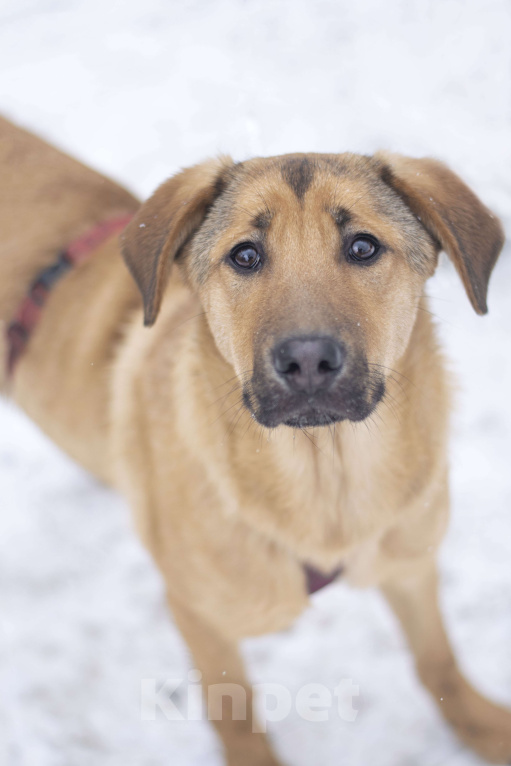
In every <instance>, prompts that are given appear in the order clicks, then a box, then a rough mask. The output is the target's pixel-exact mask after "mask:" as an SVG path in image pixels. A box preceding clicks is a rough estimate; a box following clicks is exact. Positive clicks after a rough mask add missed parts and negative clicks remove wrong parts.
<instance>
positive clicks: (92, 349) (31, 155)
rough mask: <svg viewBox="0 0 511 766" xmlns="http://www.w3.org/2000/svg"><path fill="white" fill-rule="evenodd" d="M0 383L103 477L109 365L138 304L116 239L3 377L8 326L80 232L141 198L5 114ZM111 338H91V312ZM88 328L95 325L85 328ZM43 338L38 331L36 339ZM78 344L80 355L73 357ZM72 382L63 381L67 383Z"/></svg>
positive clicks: (57, 294)
mask: <svg viewBox="0 0 511 766" xmlns="http://www.w3.org/2000/svg"><path fill="white" fill-rule="evenodd" d="M0 196H1V199H2V203H1V205H0V330H1V333H0V335H1V341H0V344H1V345H0V358H1V363H0V388H1V389H4V390H5V389H8V391H9V393H10V394H11V395H12V396H13V398H14V399H16V400H17V401H18V403H20V404H21V406H22V407H23V409H24V410H25V411H26V412H27V413H28V414H29V415H30V416H31V417H32V418H33V419H34V420H35V421H36V422H37V423H38V424H39V425H40V426H41V427H42V428H43V430H44V431H46V432H47V433H48V434H49V435H50V436H51V438H53V439H54V440H55V441H56V442H57V443H58V444H59V445H60V446H62V447H64V448H65V449H66V450H67V451H68V452H70V453H71V454H72V455H73V456H74V457H76V458H77V459H79V460H80V462H82V464H85V465H86V466H87V467H89V468H91V469H92V470H94V471H95V472H96V473H100V474H102V473H103V471H102V460H101V456H102V454H103V449H102V444H103V441H104V439H103V436H102V434H101V431H102V429H103V427H104V424H105V421H106V397H107V387H106V385H105V380H104V378H105V376H104V366H105V364H104V363H105V362H107V360H108V358H109V356H110V353H111V352H110V345H111V343H112V340H113V338H114V337H116V336H117V335H118V332H119V329H118V328H119V324H120V320H121V319H122V315H123V313H124V312H125V310H126V306H127V305H133V304H134V303H138V297H137V296H136V294H135V290H134V288H133V286H132V282H131V280H130V278H129V275H128V273H127V270H126V269H125V267H124V265H123V264H122V261H121V258H120V256H119V255H118V247H117V237H116V236H115V237H112V238H111V239H110V240H109V241H106V242H105V243H104V245H102V246H101V247H100V248H99V249H98V251H97V253H95V254H94V257H93V258H92V259H91V262H89V263H85V264H83V265H82V266H81V267H80V272H81V273H80V277H79V278H78V279H77V278H76V277H77V275H76V273H71V274H69V275H67V276H66V279H65V280H64V281H65V283H66V285H65V289H64V290H61V289H60V288H61V285H57V286H56V287H55V289H54V290H52V293H51V296H50V299H49V301H48V305H47V306H46V307H45V310H44V312H43V316H42V319H41V322H40V323H39V324H38V325H37V327H36V328H35V331H34V337H33V338H32V337H31V339H30V346H31V349H30V351H31V353H29V354H26V355H24V356H23V358H22V359H21V360H20V361H19V363H18V366H17V369H16V376H15V378H14V381H13V382H11V381H8V380H7V374H6V368H7V364H6V360H7V353H8V349H7V343H6V340H5V329H6V326H7V325H8V323H9V322H11V321H12V319H13V317H14V315H15V314H16V312H17V310H18V309H19V307H20V305H21V304H22V301H23V299H24V298H25V296H26V295H27V291H28V289H29V287H30V285H31V284H32V282H33V281H34V279H36V278H37V277H38V275H39V274H40V273H41V272H42V270H44V269H46V268H48V267H49V266H51V265H52V264H54V263H55V261H56V259H57V258H58V255H59V253H60V252H61V251H62V250H63V249H65V248H66V246H68V245H69V243H70V242H72V241H73V240H74V239H75V238H76V237H79V236H80V235H82V234H83V233H84V232H87V230H89V229H90V228H91V227H93V226H95V225H96V224H98V223H101V222H103V221H104V220H105V219H108V218H111V217H113V216H115V215H119V214H124V215H125V214H126V213H128V214H129V213H131V212H133V211H135V210H136V209H137V207H138V204H139V203H138V201H137V200H136V199H135V198H134V197H133V196H132V195H131V194H129V192H127V191H126V190H124V189H123V188H122V187H120V186H118V185H117V184H115V183H114V182H113V181H110V180H109V179H107V178H105V177H103V176H101V175H100V174H99V173H96V172H95V171H93V170H91V169H89V168H87V167H85V166H84V165H82V164H81V163H80V162H77V161H76V160H74V159H72V158H71V157H68V156H67V155H65V154H63V153H62V152H60V151H59V150H57V149H55V148H54V147H52V146H49V145H48V144H46V143H45V142H44V141H42V140H41V139H39V138H37V137H35V136H33V135H32V134H30V133H28V132H26V131H24V130H22V129H20V128H18V127H16V126H15V125H13V124H11V123H10V122H8V121H7V120H4V119H1V118H0ZM102 311H103V312H104V314H105V322H106V325H107V328H110V329H111V333H110V334H109V332H108V329H107V332H106V333H104V330H103V335H102V337H101V338H95V337H94V333H92V334H91V332H90V323H89V318H90V316H92V315H94V316H97V315H98V313H99V312H102ZM88 327H89V331H87V328H88ZM36 336H37V337H36ZM77 348H79V349H80V350H81V353H80V354H76V353H75V354H73V353H71V351H72V350H76V349H77ZM64 378H65V379H66V385H65V386H63V385H62V384H61V381H62V380H63V379H64Z"/></svg>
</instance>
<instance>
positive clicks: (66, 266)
mask: <svg viewBox="0 0 511 766" xmlns="http://www.w3.org/2000/svg"><path fill="white" fill-rule="evenodd" d="M132 217H133V215H131V214H127V215H122V216H117V217H115V218H110V219H108V220H107V221H103V222H102V223H98V224H96V225H95V226H94V227H93V228H92V229H89V231H87V232H86V233H85V234H82V236H81V237H78V238H77V239H75V240H73V241H72V242H71V244H70V245H68V247H67V248H66V249H65V250H63V251H62V252H60V253H59V255H58V256H57V258H56V260H55V262H54V263H52V265H51V266H48V267H47V268H46V269H44V270H43V271H41V272H40V274H39V275H38V276H37V278H36V279H35V280H34V282H33V283H32V285H31V287H30V289H29V291H28V293H27V295H26V296H25V298H24V299H23V301H22V302H21V305H20V306H19V308H18V311H17V312H16V314H15V316H14V319H13V321H12V322H11V323H10V324H9V325H8V327H7V348H8V356H7V372H8V375H9V376H11V375H12V374H13V372H14V368H15V366H16V362H17V361H18V359H19V358H20V356H21V355H22V354H23V352H24V351H25V348H26V346H27V344H28V341H29V340H30V336H31V335H32V333H33V332H34V329H35V327H36V325H37V323H38V322H39V318H40V316H41V310H42V308H43V306H44V304H45V303H46V299H47V298H48V295H49V293H50V290H51V288H52V287H53V286H54V285H55V284H56V282H58V281H59V279H60V278H61V277H63V276H64V274H66V273H67V272H68V271H69V270H70V269H71V268H72V267H73V266H78V265H79V264H80V263H83V261H86V260H87V259H88V258H89V256H90V255H91V254H92V253H93V251H94V250H95V249H96V248H97V247H99V245H100V244H101V243H102V242H104V241H105V240H106V239H107V238H108V237H110V236H111V235H112V234H115V232H118V231H122V229H124V227H125V226H127V224H128V223H129V221H130V220H131V219H132Z"/></svg>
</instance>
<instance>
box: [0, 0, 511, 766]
mask: <svg viewBox="0 0 511 766" xmlns="http://www.w3.org/2000/svg"><path fill="white" fill-rule="evenodd" d="M510 36H511V6H510V4H509V2H508V0H485V2H482V0H481V1H480V2H478V1H477V0H463V2H462V1H460V2H458V1H457V0H456V1H455V0H442V1H440V0H437V2H428V1H427V0H420V2H418V1H416V0H407V1H406V2H405V0H403V2H388V3H383V2H377V0H362V1H360V2H358V1H357V2H355V0H351V2H347V0H338V1H337V2H331V1H330V0H328V1H327V0H314V2H313V1H312V0H309V1H308V2H305V1H304V0H294V2H280V3H279V2H275V0H260V1H258V2H256V1H251V0H248V1H246V2H242V1H241V0H214V2H205V1H204V0H188V1H184V0H183V2H177V1H176V0H174V1H168V0H167V2H164V1H163V0H161V1H160V2H158V1H157V0H144V2H141V1H139V2H137V1H136V0H125V2H122V3H121V2H109V3H106V2H104V1H103V2H102V1H101V0H86V1H85V0H82V1H80V0H37V2H36V0H32V1H30V0H2V1H1V3H0V110H1V111H2V112H3V113H4V114H5V115H6V116H9V117H11V118H12V119H15V120H17V121H18V122H20V123H21V124H23V125H24V126H27V127H29V128H31V129H33V130H34V131H37V132H38V133H40V134H42V135H43V136H45V137H47V138H48V139H50V140H52V141H54V142H55V143H57V144H58V145H60V146H61V147H63V148H64V149H66V150H68V151H69V152H71V153H73V154H75V155H76V156H78V157H79V158H80V159H82V160H84V161H85V162H87V163H89V164H92V165H93V166H95V167H97V168H98V169H100V170H102V171H103V172H106V173H108V174H111V175H113V176H114V177H116V178H117V179H119V180H121V181H122V182H124V183H125V184H126V185H128V186H129V187H130V188H131V189H132V190H134V191H135V192H136V193H138V194H140V196H142V197H143V196H145V195H147V194H149V193H150V192H151V191H152V190H153V188H154V187H155V186H156V185H157V184H158V183H159V182H160V181H162V180H163V179H164V178H165V177H166V176H168V175H170V174H171V173H173V172H174V171H175V170H177V169H178V168H179V167H180V166H183V165H186V164H188V163H192V162H196V161H198V160H200V159H202V158H204V157H206V156H208V155H211V154H215V153H217V152H219V151H224V152H229V153H231V154H232V155H233V156H234V157H235V159H244V158H246V157H248V156H251V155H254V154H275V153H284V152H291V151H309V150H310V151H330V152H336V151H346V150H353V151H360V152H372V151H374V150H375V149H377V148H390V149H394V150H396V151H400V152H403V153H409V154H416V155H419V156H420V155H433V156H436V157H439V158H441V159H443V160H445V161H447V162H448V163H449V164H450V165H451V166H452V167H453V168H454V169H455V170H457V171H458V172H459V173H460V174H461V175H462V176H463V177H464V178H465V179H466V180H467V181H468V182H469V183H470V184H471V185H472V186H473V188H474V189H475V190H476V191H477V192H478V193H479V194H480V195H481V196H482V198H483V199H484V201H485V202H486V203H487V204H489V205H491V206H492V207H493V208H494V210H495V212H496V213H497V214H498V215H500V216H501V217H502V219H503V221H504V223H505V225H506V227H507V228H508V230H509V226H510V224H511V180H510V169H511V162H510V160H511V45H510V44H509V39H510ZM0 204H1V201H0ZM509 260H510V252H509V249H507V251H505V252H504V254H503V256H502V258H501V260H500V262H499V264H498V266H497V268H496V271H495V274H494V277H493V280H492V285H491V290H490V301H489V304H490V315H489V316H488V317H486V318H484V319H481V318H478V317H476V316H475V315H474V314H473V313H472V311H471V309H470V306H469V304H468V301H467V299H466V297H465V295H464V293H463V291H462V289H461V287H460V285H459V284H458V281H457V278H456V277H455V274H454V270H453V268H452V267H451V266H450V264H447V263H444V264H443V265H442V267H441V269H440V271H439V274H438V275H437V277H435V279H434V280H433V281H432V282H431V283H430V288H429V292H430V294H431V295H432V296H434V299H433V301H432V310H433V311H434V312H435V314H436V315H437V317H438V325H439V329H440V332H441V334H442V336H443V338H444V342H445V345H446V347H447V349H448V354H449V357H450V359H451V360H452V368H453V370H454V371H455V372H456V374H457V376H458V379H459V381H460V386H459V395H458V403H457V411H456V414H455V418H454V427H453V439H452V450H451V453H452V466H453V471H452V489H453V517H452V523H451V527H450V531H449V534H448V537H447V539H446V542H445V544H444V546H443V549H442V557H441V558H442V562H441V563H442V573H443V601H444V604H445V607H446V612H447V615H448V619H447V621H448V625H449V628H450V631H451V634H452V636H453V640H454V643H455V644H456V646H457V649H458V652H459V655H460V657H461V659H462V662H463V664H464V666H465V668H466V670H467V672H468V674H469V676H470V677H471V679H472V680H474V681H475V682H477V684H478V685H479V686H480V687H482V688H484V690H485V691H486V692H488V693H491V694H492V695H493V696H494V697H497V698H499V699H500V700H502V701H505V702H507V703H508V704H511V656H510V646H511V555H510V554H511V466H510V455H511V449H510V447H511V407H510V404H509V391H510V390H511V362H510V342H509V333H510V331H511V303H510V300H509V294H510V290H511V265H510V262H509ZM0 621H1V622H0V625H1V631H0V761H1V762H2V763H5V764H7V766H18V765H22V766H88V765H89V764H94V766H132V765H133V766H164V764H165V765H166V766H167V765H168V764H172V765H173V766H192V764H193V765H194V766H195V764H197V765H198V764H201V766H202V765H204V766H218V765H219V764H220V762H221V761H220V755H219V752H220V751H219V747H218V744H217V742H216V740H215V739H214V737H213V736H212V734H211V732H210V730H209V728H208V726H207V725H206V724H203V723H193V724H190V723H169V722H167V721H165V720H163V719H161V718H160V719H159V720H157V721H155V722H142V721H141V717H140V681H141V679H142V678H146V677H153V678H156V679H157V680H158V683H160V682H163V681H164V680H165V679H168V678H180V677H185V675H186V672H187V669H188V666H189V665H188V659H187V655H186V650H185V648H184V646H183V644H182V642H181V639H180V638H179V636H178V635H177V633H176V631H175V629H174V627H173V625H172V624H171V621H170V619H169V616H168V615H167V612H166V608H165V604H164V599H163V591H162V585H161V582H160V580H159V577H158V575H157V573H156V571H155V569H154V567H153V565H152V563H151V561H150V560H149V558H148V556H147V555H146V553H145V552H144V551H143V550H142V548H141V546H140V544H139V543H138V541H137V539H136V538H135V536H134V533H133V531H132V528H131V523H130V517H129V511H128V509H127V508H126V507H125V505H124V503H123V501H122V500H121V499H120V498H118V497H116V496H115V495H114V494H113V493H111V492H110V491H109V490H107V489H105V488H104V487H101V486H98V484H97V483H96V482H95V481H94V480H93V479H91V478H90V477H89V476H87V475H86V474H85V473H84V472H82V471H81V469H80V468H78V467H77V466H76V465H74V464H72V463H71V462H70V461H69V460H68V459H67V458H66V457H64V456H63V455H62V454H60V453H59V452H58V451H57V449H56V448H55V447H53V446H52V445H51V444H50V443H48V441H47V440H46V439H45V438H44V437H43V436H42V435H41V434H40V433H39V432H38V431H37V429H36V428H35V427H34V426H33V425H32V424H31V423H29V422H28V421H27V420H26V419H25V418H24V417H23V415H21V414H20V413H19V412H17V411H16V410H15V409H14V408H13V407H12V406H11V405H9V404H5V403H2V404H1V405H0ZM246 653H247V657H248V659H249V663H250V670H251V674H252V677H253V678H254V680H256V681H259V682H262V681H270V682H274V683H282V684H285V685H287V686H288V687H289V688H290V689H292V690H293V689H297V688H299V687H300V686H301V685H303V684H304V683H308V682H316V683H323V684H325V685H327V686H329V687H330V688H332V689H333V687H334V686H335V685H336V684H337V683H338V681H339V680H340V679H342V678H351V679H353V681H354V683H356V684H358V685H359V686H360V690H361V696H360V698H359V700H358V701H357V702H356V705H357V707H358V708H359V710H360V713H359V715H358V717H357V720H356V722H355V723H342V722H339V721H338V720H337V719H336V718H335V716H333V715H332V716H331V720H330V721H328V722H326V723H305V722H302V721H300V719H299V718H298V716H297V715H294V716H290V717H289V718H288V719H287V720H286V721H284V722H282V723H280V724H278V725H275V726H272V727H271V734H272V737H273V739H274V742H275V746H276V748H277V749H278V751H279V753H280V754H281V756H282V758H283V760H284V761H285V763H286V764H289V765H290V766H291V765H293V766H344V765H346V766H347V765H348V764H349V766H366V765H367V764H369V763H370V764H371V766H405V765H406V766H410V765H414V766H415V764H417V765H418V766H461V765H462V764H463V765H464V766H469V765H474V764H477V763H479V761H478V760H477V759H476V758H475V757H474V756H472V755H471V754H470V753H468V752H467V751H466V750H464V749H463V748H462V747H461V746H460V745H459V744H458V742H457V741H456V740H455V739H454V737H453V736H452V735H451V733H450V731H449V730H448V729H447V727H446V726H445V725H444V724H443V723H442V722H441V721H440V719H439V717H438V715H437V713H436V711H435V710H434V708H433V705H432V703H431V702H430V700H429V699H428V698H427V697H426V695H425V693H424V692H423V691H422V689H421V688H420V686H419V684H418V683H417V682H416V680H415V678H414V675H413V671H412V668H411V661H410V658H409V656H408V653H407V650H406V648H405V646H404V642H403V639H402V637H401V635H400V634H399V632H398V630H397V627H396V625H395V624H394V622H393V620H392V618H391V617H390V615H389V613H388V612H387V610H386V608H385V607H384V605H383V603H382V601H381V599H380V596H379V594H378V593H375V592H370V591H369V592H355V591H349V590H348V589H347V588H345V587H344V586H343V585H336V586H333V587H332V588H330V589H329V590H328V591H324V592H323V593H321V594H318V596H317V597H315V600H314V604H313V606H312V607H311V609H310V610H309V611H308V612H307V613H306V614H305V615H304V616H303V618H302V619H301V620H300V621H299V623H298V624H297V625H296V626H295V627H294V628H293V629H292V630H291V631H289V632H286V633H284V634H281V635H278V636H269V637H265V638H264V639H258V640H252V641H250V642H247V646H246Z"/></svg>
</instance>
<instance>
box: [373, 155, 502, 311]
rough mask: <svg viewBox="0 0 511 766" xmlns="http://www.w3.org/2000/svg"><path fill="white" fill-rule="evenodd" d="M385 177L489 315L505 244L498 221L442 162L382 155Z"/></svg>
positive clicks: (479, 307)
mask: <svg viewBox="0 0 511 766" xmlns="http://www.w3.org/2000/svg"><path fill="white" fill-rule="evenodd" d="M375 159H377V160H379V161H380V162H381V163H382V166H381V176H382V179H383V181H385V183H387V184H388V185H389V186H390V187H391V188H392V189H394V191H396V192H397V193H398V194H399V196H400V197H401V198H402V200H403V201H404V202H405V203H406V204H407V205H408V207H409V208H410V209H411V210H412V212H413V213H414V214H415V215H416V216H417V217H418V218H419V219H420V220H421V221H422V223H423V225H424V226H425V228H426V229H427V230H428V232H429V233H430V234H431V236H432V237H433V239H434V240H435V241H436V242H437V244H438V246H439V248H441V249H442V250H445V252H446V253H447V255H448V256H449V257H450V258H451V260H452V261H453V263H454V265H455V267H456V269H457V271H458V274H459V275H460V277H461V280H462V282H463V285H464V287H465V290H466V292H467V295H468V297H469V299H470V302H471V303H472V306H473V307H474V309H475V311H476V312H477V313H478V314H486V312H487V311H488V307H487V305H486V294H487V291H488V282H489V279H490V274H491V272H492V269H493V267H494V265H495V262H496V260H497V258H498V256H499V253H500V251H501V249H502V245H503V244H504V231H503V229H502V225H501V223H500V221H499V220H498V218H497V217H496V216H494V215H493V214H492V213H491V211H490V210H488V208H487V207H485V206H484V205H483V203H482V202H481V201H480V200H479V199H478V198H477V197H476V195H475V194H474V193H473V192H471V191H470V189H469V188H468V186H466V185H465V184H464V183H463V181H462V180H461V179H460V178H458V176H457V175H455V174H454V173H453V172H452V171H451V170H449V168H447V167H446V166H445V165H443V164H442V163H441V162H437V161H436V160H431V159H412V158H410V157H402V156H401V155H398V154H390V153H387V152H379V153H377V154H376V155H375Z"/></svg>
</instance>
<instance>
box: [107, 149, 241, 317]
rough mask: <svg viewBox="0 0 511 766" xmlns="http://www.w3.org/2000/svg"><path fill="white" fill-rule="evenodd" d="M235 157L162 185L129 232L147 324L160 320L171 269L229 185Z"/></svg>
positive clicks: (126, 250) (126, 243) (128, 252)
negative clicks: (211, 207) (160, 311)
mask: <svg viewBox="0 0 511 766" xmlns="http://www.w3.org/2000/svg"><path fill="white" fill-rule="evenodd" d="M232 164H233V162H232V160H231V158H230V157H220V158H219V159H215V160H208V161H207V162H203V163H201V164H200V165H194V166H193V167H191V168H187V169H186V170H183V171H181V173H178V174H177V175H175V176H173V177H172V178H170V179H169V180H168V181H166V182H165V183H164V184H162V185H161V186H160V187H159V188H158V189H157V190H156V191H155V193H154V194H153V196H152V197H150V199H149V200H148V201H147V202H146V203H145V204H144V205H142V207H141V208H140V210H139V211H138V213H137V214H136V215H135V217H134V218H133V219H132V221H131V222H130V224H129V225H128V227H127V228H126V229H125V231H124V233H123V235H122V238H121V241H122V254H123V256H124V260H125V261H126V263H127V264H128V268H129V270H130V272H131V273H132V275H133V277H134V279H135V282H136V283H137V285H138V288H139V290H140V292H141V293H142V298H143V300H144V324H145V325H152V324H153V323H154V321H155V319H156V317H157V316H158V312H159V310H160V304H161V299H162V294H163V290H164V287H165V283H166V281H167V275H168V270H169V267H170V265H171V263H172V261H173V260H174V258H175V257H176V255H177V254H178V252H179V250H180V249H181V248H182V247H183V245H184V244H185V243H186V242H187V240H188V239H189V238H190V236H191V235H192V234H193V233H194V232H195V231H196V229H197V228H198V227H199V226H200V224H201V223H202V221H203V220H204V217H205V216H206V214H207V212H208V210H209V208H210V206H211V205H212V204H213V202H214V201H215V199H216V198H217V197H218V195H219V194H221V192H222V190H223V188H224V186H225V176H226V175H227V171H228V169H229V168H230V167H232Z"/></svg>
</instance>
